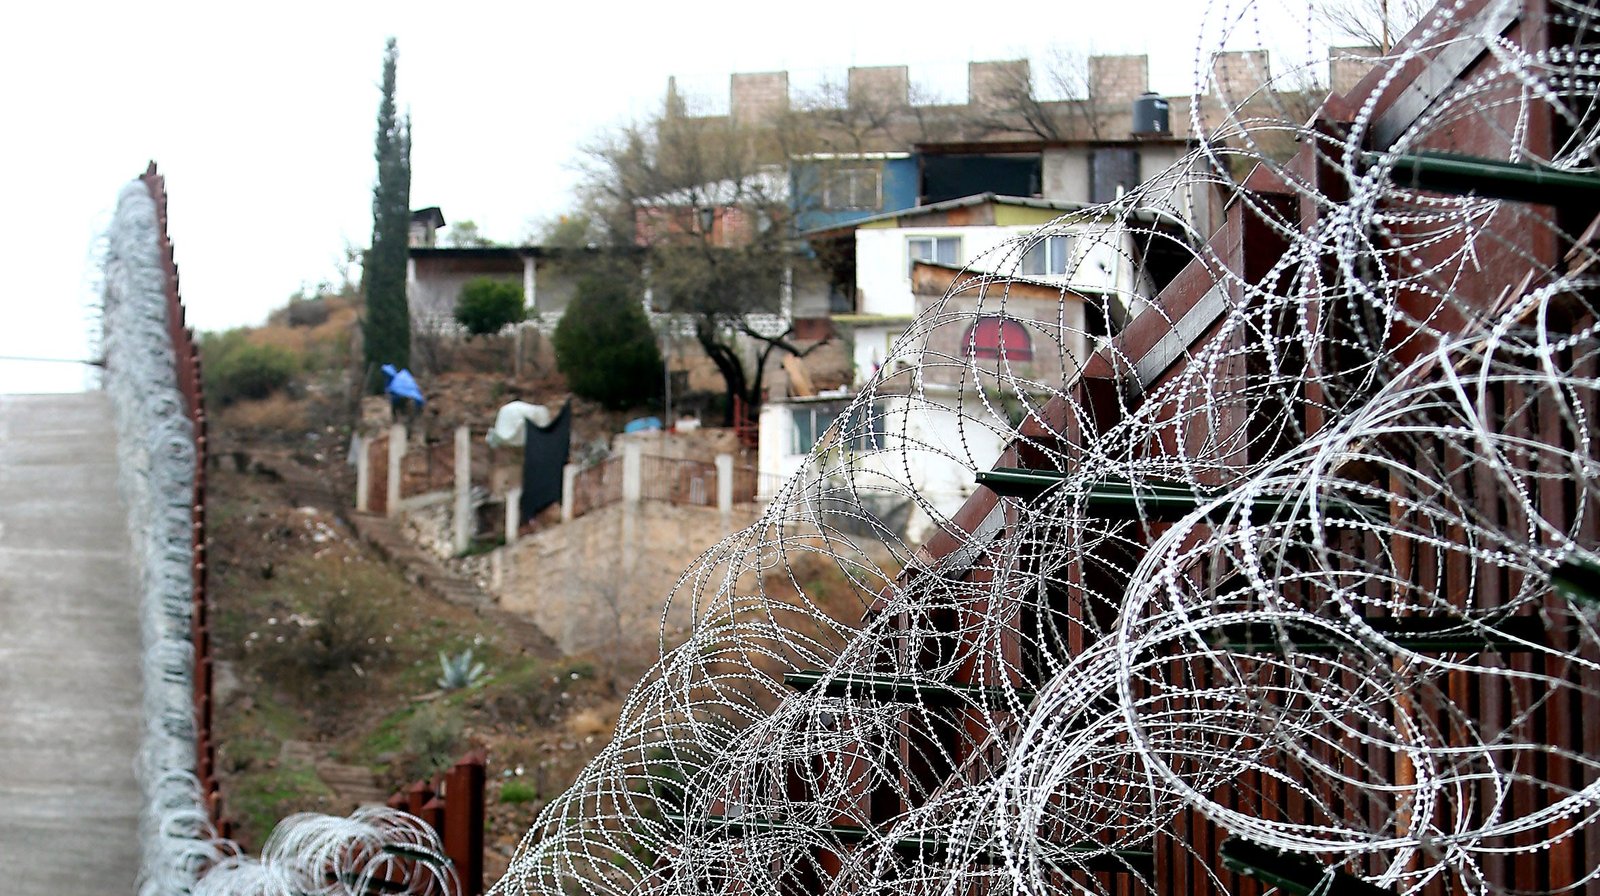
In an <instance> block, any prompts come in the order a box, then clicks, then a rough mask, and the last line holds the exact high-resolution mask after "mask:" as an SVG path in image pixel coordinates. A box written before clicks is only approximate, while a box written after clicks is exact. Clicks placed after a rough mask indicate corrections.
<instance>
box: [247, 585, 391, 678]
mask: <svg viewBox="0 0 1600 896" xmlns="http://www.w3.org/2000/svg"><path fill="white" fill-rule="evenodd" d="M269 622H271V624H270V625H269V627H267V628H266V629H265V630H263V631H262V635H263V637H262V638H261V639H260V641H259V644H260V646H259V647H257V648H254V650H253V651H252V656H253V659H254V661H255V664H256V668H257V670H258V671H259V672H260V673H261V674H262V675H263V676H264V677H266V678H267V679H268V680H269V681H273V682H276V683H278V684H279V685H282V686H283V687H285V688H287V689H288V690H289V691H290V692H292V693H294V694H296V695H297V696H299V697H301V698H302V699H322V698H330V697H337V696H338V695H339V694H340V693H343V691H344V689H345V688H347V687H349V686H350V682H351V680H352V679H354V678H359V677H360V676H362V675H365V674H366V669H365V668H362V667H370V668H375V667H377V666H380V665H382V664H383V663H385V662H387V660H388V658H389V655H390V653H391V649H390V647H389V646H388V643H387V642H385V641H384V635H385V634H386V631H385V627H384V624H383V621H382V620H381V619H380V618H379V617H378V613H377V610H375V609H374V608H372V607H371V606H368V605H366V604H362V603H360V602H358V601H356V600H355V599H353V598H351V597H348V596H346V595H343V594H338V593H334V594H327V595H323V596H322V597H321V598H320V599H319V600H317V601H315V602H314V603H313V606H312V607H311V608H310V610H309V612H308V613H307V614H298V613H295V614H291V615H289V616H288V617H287V618H285V619H277V618H276V617H273V619H272V620H269ZM358 668H362V671H361V672H359V673H358V672H357V671H356V670H357V669H358Z"/></svg>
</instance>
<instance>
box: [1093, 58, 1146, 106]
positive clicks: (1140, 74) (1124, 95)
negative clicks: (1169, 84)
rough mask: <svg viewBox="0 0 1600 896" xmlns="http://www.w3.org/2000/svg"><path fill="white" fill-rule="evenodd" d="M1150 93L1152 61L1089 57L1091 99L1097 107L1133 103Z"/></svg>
mask: <svg viewBox="0 0 1600 896" xmlns="http://www.w3.org/2000/svg"><path fill="white" fill-rule="evenodd" d="M1149 89H1150V57H1149V56H1145V55H1138V56H1132V55H1129V56H1091V57H1089V96H1090V98H1092V99H1093V100H1094V101H1095V103H1096V104H1097V105H1101V106H1106V105H1114V104H1122V103H1131V102H1133V100H1134V98H1135V97H1137V96H1139V94H1141V93H1144V92H1145V91H1146V90H1149Z"/></svg>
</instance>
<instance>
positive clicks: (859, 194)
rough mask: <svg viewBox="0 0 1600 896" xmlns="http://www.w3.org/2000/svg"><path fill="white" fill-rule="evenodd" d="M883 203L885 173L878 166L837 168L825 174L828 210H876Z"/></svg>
mask: <svg viewBox="0 0 1600 896" xmlns="http://www.w3.org/2000/svg"><path fill="white" fill-rule="evenodd" d="M882 205H883V175H882V172H881V171H879V170H878V169H877V168H835V169H833V170H831V171H828V172H827V173H826V174H824V175H823V179H822V207H823V208H824V209H825V210H827V211H849V210H863V211H876V210H877V209H878V208H879V207H881V206H882Z"/></svg>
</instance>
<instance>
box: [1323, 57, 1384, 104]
mask: <svg viewBox="0 0 1600 896" xmlns="http://www.w3.org/2000/svg"><path fill="white" fill-rule="evenodd" d="M1379 55H1380V54H1379V52H1378V48H1377V47H1373V46H1366V47H1329V48H1328V84H1329V86H1330V87H1331V88H1332V89H1333V92H1335V93H1339V94H1346V93H1349V92H1350V91H1352V90H1354V89H1355V88H1356V84H1358V83H1360V81H1361V79H1362V78H1365V77H1366V76H1367V72H1369V71H1372V66H1373V63H1375V62H1376V61H1377V60H1378V56H1379Z"/></svg>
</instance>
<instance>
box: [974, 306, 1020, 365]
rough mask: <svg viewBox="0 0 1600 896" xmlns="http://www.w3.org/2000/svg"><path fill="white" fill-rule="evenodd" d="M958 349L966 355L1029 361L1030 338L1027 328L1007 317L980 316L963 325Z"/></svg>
mask: <svg viewBox="0 0 1600 896" xmlns="http://www.w3.org/2000/svg"><path fill="white" fill-rule="evenodd" d="M961 350H962V352H964V353H965V354H966V355H967V357H969V358H1005V359H1006V360H1007V361H1032V360H1033V340H1032V339H1030V338H1028V330H1027V328H1026V327H1024V326H1023V325H1022V324H1021V323H1019V322H1018V321H1015V320H1012V319H1011V318H1009V317H980V318H978V321H977V323H974V324H973V325H972V326H970V327H968V328H967V334H966V336H964V337H963V338H962V340H961Z"/></svg>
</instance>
